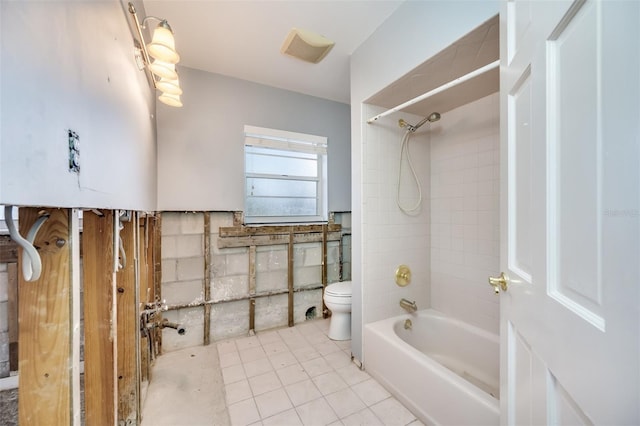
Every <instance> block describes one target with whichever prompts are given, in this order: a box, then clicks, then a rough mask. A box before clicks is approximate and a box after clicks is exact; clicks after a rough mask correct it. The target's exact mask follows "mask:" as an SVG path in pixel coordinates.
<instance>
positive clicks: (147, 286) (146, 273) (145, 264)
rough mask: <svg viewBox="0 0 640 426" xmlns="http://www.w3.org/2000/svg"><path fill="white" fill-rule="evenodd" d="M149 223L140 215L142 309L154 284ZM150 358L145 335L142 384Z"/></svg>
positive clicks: (146, 216) (142, 343)
mask: <svg viewBox="0 0 640 426" xmlns="http://www.w3.org/2000/svg"><path fill="white" fill-rule="evenodd" d="M149 223H150V219H149V216H148V215H142V214H140V215H139V216H138V237H139V240H140V243H139V246H138V252H139V253H140V255H139V260H138V263H139V265H140V269H139V279H140V284H139V290H140V291H139V293H138V294H139V298H140V303H139V304H138V305H139V306H141V309H142V307H146V304H147V303H149V297H150V294H151V293H152V292H153V283H152V282H151V281H150V280H151V277H153V270H152V269H151V268H150V267H149V265H151V262H149V252H150V251H151V244H150V241H149V239H150V235H149ZM141 321H142V319H141ZM141 325H142V323H141ZM150 357H151V356H150V354H149V336H148V335H147V334H146V333H144V334H142V335H141V336H140V380H141V381H142V382H146V381H148V380H149V368H150V366H149V361H150Z"/></svg>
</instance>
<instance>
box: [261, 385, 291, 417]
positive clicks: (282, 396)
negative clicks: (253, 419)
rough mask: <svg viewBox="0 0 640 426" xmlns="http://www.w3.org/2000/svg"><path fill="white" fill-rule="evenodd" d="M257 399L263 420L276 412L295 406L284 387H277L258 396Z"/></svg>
mask: <svg viewBox="0 0 640 426" xmlns="http://www.w3.org/2000/svg"><path fill="white" fill-rule="evenodd" d="M255 400H256V405H257V406H258V412H259V413H260V417H261V418H262V419H263V420H264V419H266V418H267V417H271V416H273V415H274V414H278V413H281V412H283V411H286V410H288V409H290V408H293V405H292V404H291V401H289V397H288V396H287V393H286V392H285V391H284V389H276V390H272V391H270V392H267V393H263V394H262V395H258V396H256V398H255Z"/></svg>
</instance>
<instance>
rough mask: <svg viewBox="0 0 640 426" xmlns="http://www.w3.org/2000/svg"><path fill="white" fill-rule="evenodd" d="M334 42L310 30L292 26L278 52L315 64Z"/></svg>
mask: <svg viewBox="0 0 640 426" xmlns="http://www.w3.org/2000/svg"><path fill="white" fill-rule="evenodd" d="M334 44H335V43H334V42H333V41H331V40H329V39H328V38H325V37H323V36H321V35H319V34H315V33H313V32H311V31H307V30H303V29H300V28H292V29H291V31H289V34H288V35H287V38H286V39H285V40H284V43H283V44H282V47H281V48H280V52H282V53H284V54H285V55H290V56H293V57H294V58H298V59H302V60H303V61H307V62H311V63H314V64H317V63H318V62H320V61H321V60H322V58H324V57H325V56H327V53H329V51H330V50H331V48H332V47H333V45H334Z"/></svg>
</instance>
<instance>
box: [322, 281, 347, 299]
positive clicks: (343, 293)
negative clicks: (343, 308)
mask: <svg viewBox="0 0 640 426" xmlns="http://www.w3.org/2000/svg"><path fill="white" fill-rule="evenodd" d="M324 293H325V294H329V295H331V296H334V297H351V281H342V282H339V283H333V284H329V285H328V286H327V287H326V288H325V289H324Z"/></svg>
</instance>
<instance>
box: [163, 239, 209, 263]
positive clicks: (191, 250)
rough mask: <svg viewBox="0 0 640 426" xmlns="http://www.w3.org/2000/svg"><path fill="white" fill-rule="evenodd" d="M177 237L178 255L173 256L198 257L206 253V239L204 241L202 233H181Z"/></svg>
mask: <svg viewBox="0 0 640 426" xmlns="http://www.w3.org/2000/svg"><path fill="white" fill-rule="evenodd" d="M175 238H176V255H175V256H171V257H176V258H184V257H198V256H202V255H203V254H204V241H203V235H202V234H200V235H197V234H190V235H180V236H178V237H175ZM163 250H164V247H163ZM163 253H164V252H163ZM168 257H169V256H168Z"/></svg>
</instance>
